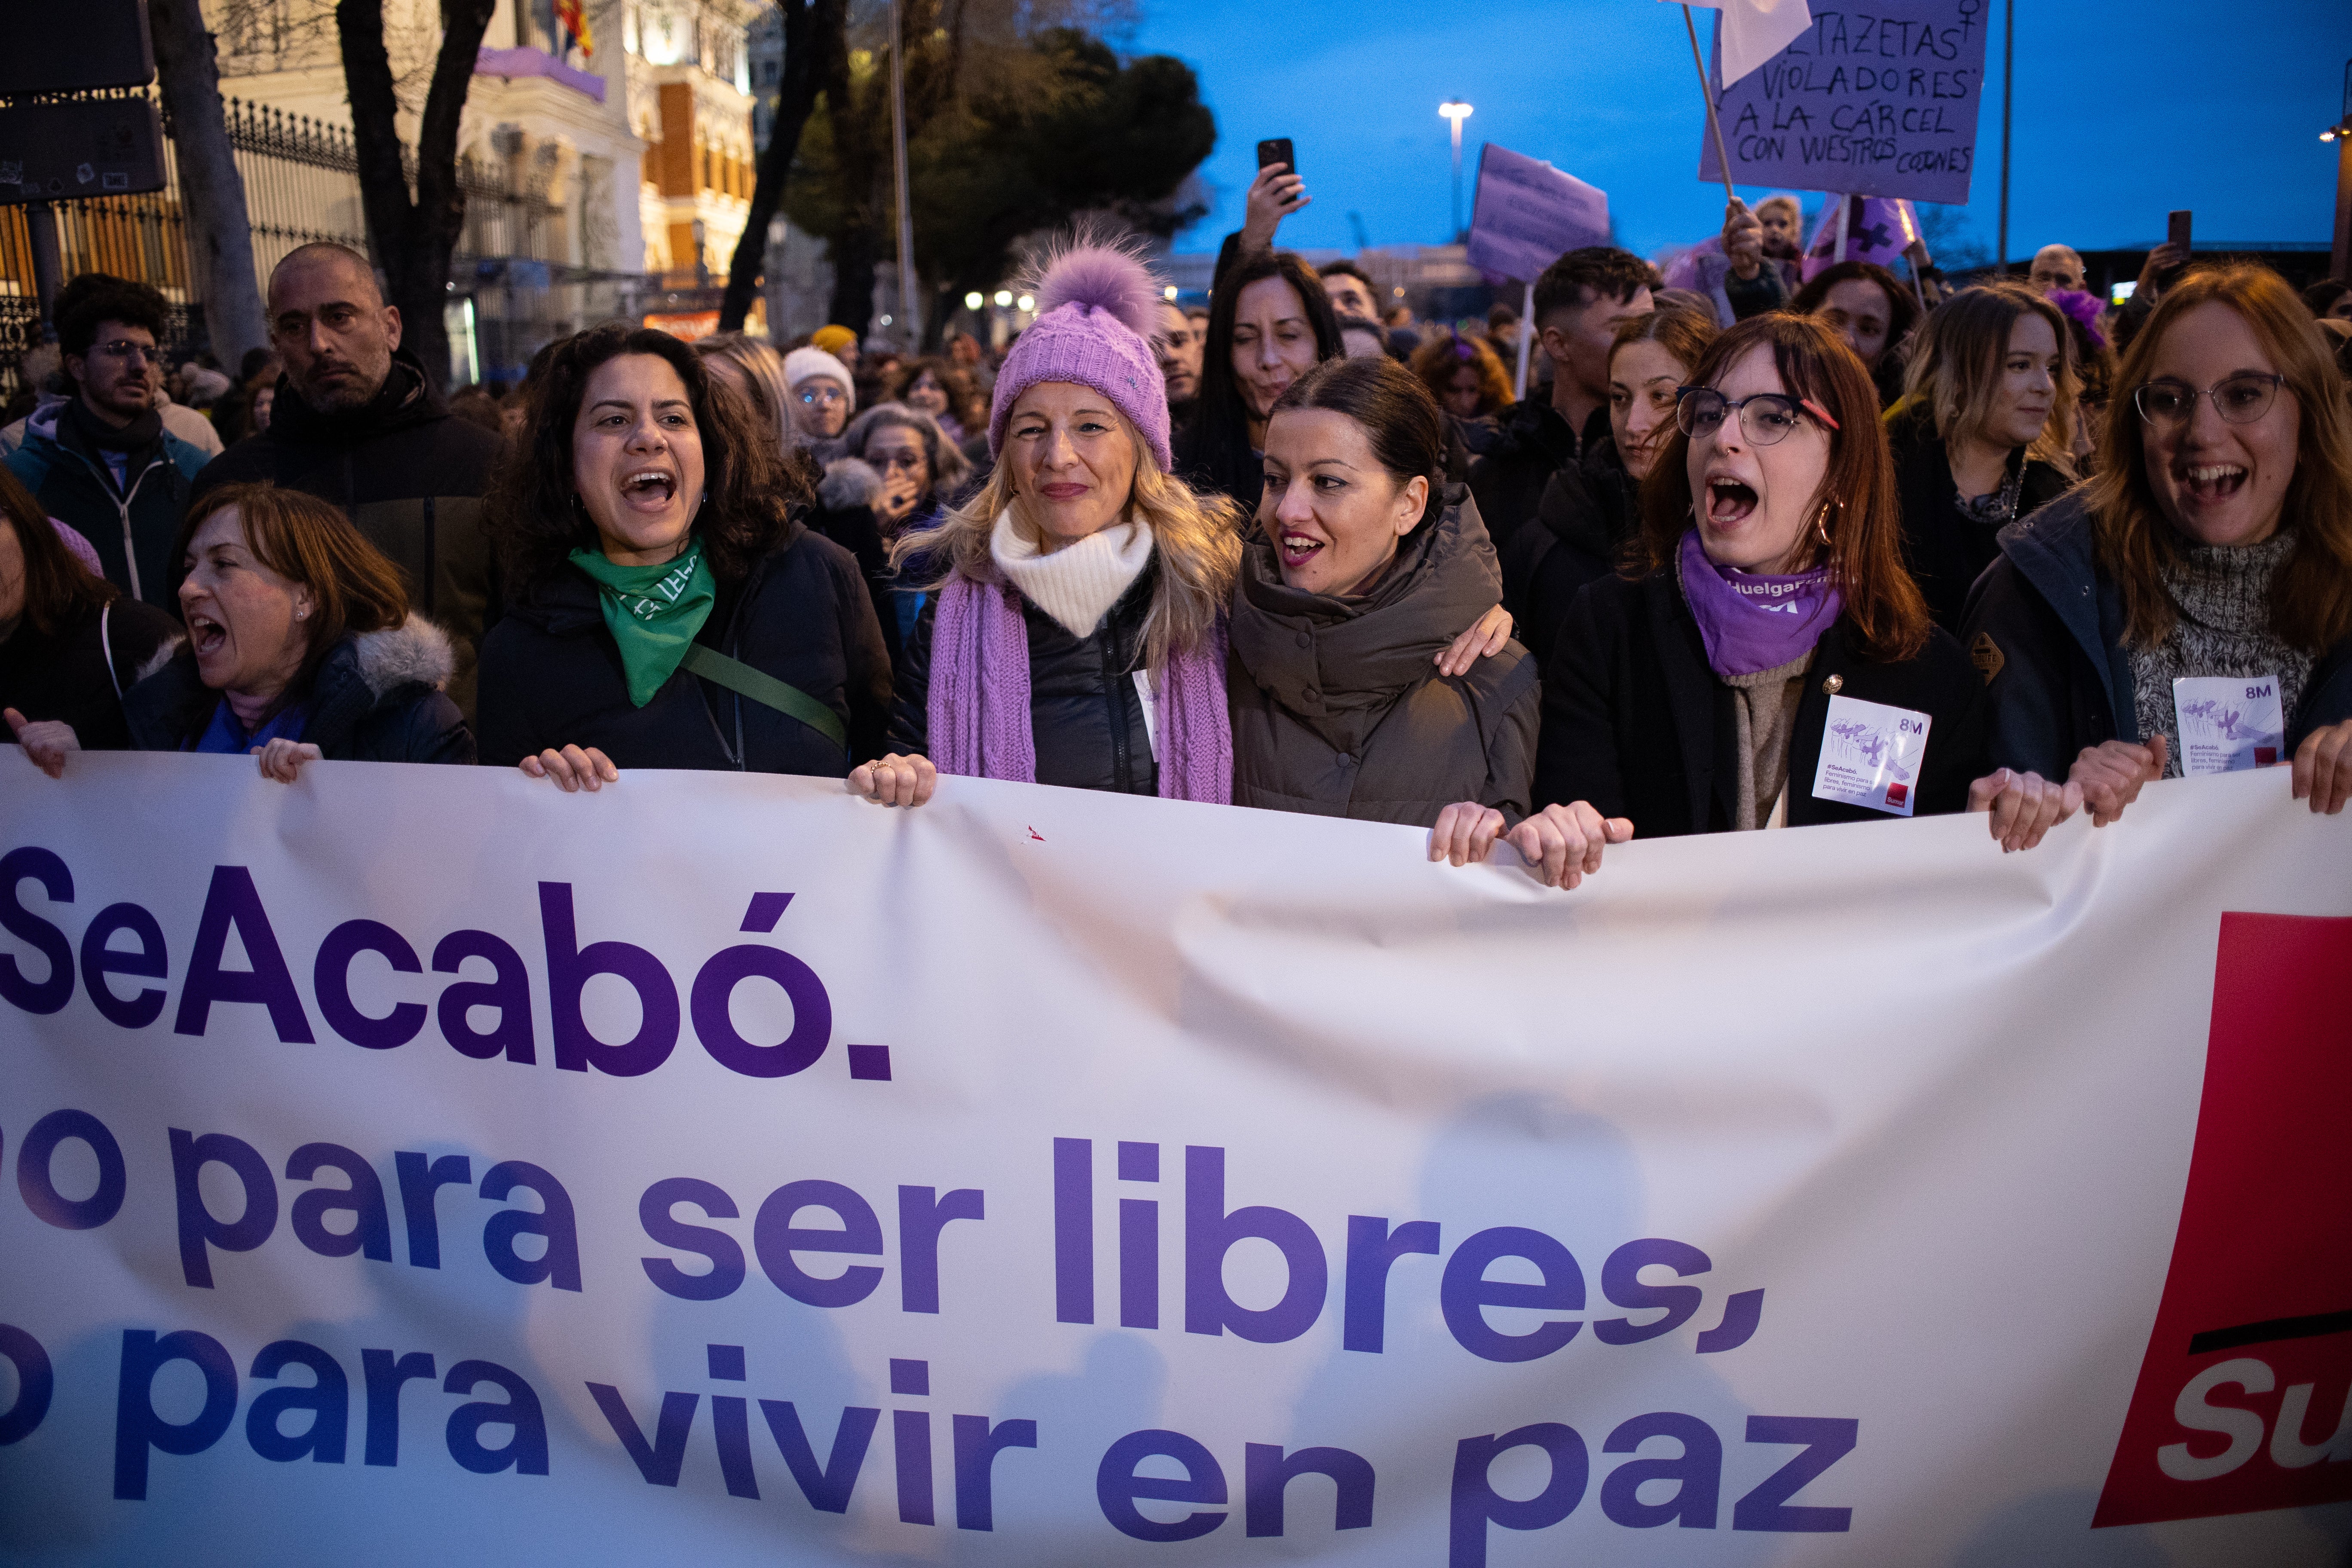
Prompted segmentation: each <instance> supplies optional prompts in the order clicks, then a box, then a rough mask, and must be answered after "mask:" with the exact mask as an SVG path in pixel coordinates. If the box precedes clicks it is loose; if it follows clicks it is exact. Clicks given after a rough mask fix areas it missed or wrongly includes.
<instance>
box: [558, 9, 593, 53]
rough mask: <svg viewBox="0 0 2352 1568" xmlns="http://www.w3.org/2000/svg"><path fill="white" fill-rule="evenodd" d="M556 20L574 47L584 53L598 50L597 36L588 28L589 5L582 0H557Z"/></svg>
mask: <svg viewBox="0 0 2352 1568" xmlns="http://www.w3.org/2000/svg"><path fill="white" fill-rule="evenodd" d="M555 20H556V22H557V24H558V25H559V26H562V29H563V31H564V35H565V37H567V38H568V39H569V40H570V43H571V45H572V47H577V48H578V49H579V51H580V52H581V53H582V54H583V55H593V54H594V53H595V52H596V39H595V36H594V35H593V34H592V33H591V32H589V30H588V11H587V7H586V6H585V5H583V4H582V3H581V0H555Z"/></svg>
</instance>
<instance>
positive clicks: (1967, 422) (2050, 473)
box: [1886, 283, 2077, 632]
mask: <svg viewBox="0 0 2352 1568" xmlns="http://www.w3.org/2000/svg"><path fill="white" fill-rule="evenodd" d="M2073 342H2074V340H2073V338H2072V336H2071V335H2070V334H2069V333H2068V331H2067V330H2066V320H2065V318H2064V317H2063V316H2062V315H2060V314H2059V313H2058V308H2057V307H2056V306H2055V305H2053V304H2052V303H2050V301H2049V300H2045V299H2043V298H2042V296H2041V295H2039V294H2037V293H2035V292H2034V291H2033V290H2032V289H2028V288H2026V287H2025V286H2024V285H2023V284H2021V283H1991V284H1987V285H1986V286H1984V287H1983V288H1980V289H1969V290H1967V291H1966V292H1965V293H1961V294H1958V295H1955V296H1954V297H1953V298H1951V299H1950V300H1947V301H1945V303H1944V304H1943V305H1942V306H1940V307H1939V308H1938V309H1937V310H1936V311H1935V313H1934V314H1932V315H1930V316H1929V317H1928V318H1927V324H1926V325H1924V326H1922V327H1921V328H1920V329H1919V336H1918V340H1917V345H1916V348H1915V349H1914V350H1913V351H1912V355H1911V368H1910V371H1909V374H1907V376H1906V380H1905V383H1904V395H1903V397H1902V399H1901V400H1900V401H1898V402H1897V403H1896V404H1895V406H1894V407H1892V408H1890V409H1888V410H1887V412H1886V427H1887V428H1886V434H1887V437H1888V441H1889V443H1890V445H1891V446H1892V447H1893V449H1894V454H1895V484H1896V488H1897V489H1898V491H1899V492H1900V494H1901V496H1902V498H1903V560H1904V563H1905V564H1906V566H1908V567H1909V568H1910V569H1911V575H1912V576H1913V578H1915V579H1916V581H1917V583H1918V584H1919V591H1920V592H1921V593H1922V594H1924V595H1927V615H1928V618H1929V619H1931V620H1933V621H1934V622H1935V623H1936V625H1937V626H1941V627H1943V628H1944V629H1945V630H1946V631H1948V632H1957V631H1958V630H1959V626H1960V614H1961V609H1962V607H1963V606H1964V605H1966V603H1967V602H1968V596H1969V584H1972V583H1974V582H1975V581H1976V580H1977V577H1978V574H1980V573H1982V572H1983V571H1984V569H1985V568H1986V567H1988V566H1990V565H1991V564H1992V563H1993V560H1994V558H1995V557H1996V556H1998V555H1999V554H2000V544H1999V543H1998V542H1997V541H1996V538H1995V536H1996V535H1998V534H1999V533H2000V531H2001V530H2002V529H2004V528H2006V527H2008V526H2009V525H2010V524H2011V523H2012V522H2014V521H2017V520H2018V519H2020V518H2021V517H2024V516H2026V515H2028V514H2029V513H2031V512H2032V510H2034V509H2035V508H2037V507H2039V506H2041V505H2042V504H2043V503H2044V502H2046V501H2050V500H2055V499H2056V498H2057V497H2058V496H2059V495H2060V494H2061V493H2062V492H2063V491H2064V490H2065V489H2066V487H2067V486H2069V485H2071V484H2073V483H2074V457H2073V450H2074V396H2075V392H2076V385H2077V384H2076V381H2075V371H2074V349H2073Z"/></svg>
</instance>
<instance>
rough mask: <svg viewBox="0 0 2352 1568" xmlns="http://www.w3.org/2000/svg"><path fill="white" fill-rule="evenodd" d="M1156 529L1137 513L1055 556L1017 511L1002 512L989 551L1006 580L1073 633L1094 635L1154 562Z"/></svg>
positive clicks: (999, 514)
mask: <svg viewBox="0 0 2352 1568" xmlns="http://www.w3.org/2000/svg"><path fill="white" fill-rule="evenodd" d="M1151 544H1152V539H1151V530H1150V529H1149V528H1147V527H1145V526H1144V525H1143V524H1142V523H1140V522H1138V521H1135V520H1134V519H1133V518H1132V517H1129V518H1126V519H1122V520H1121V521H1118V522H1114V523H1112V524H1111V525H1110V526H1109V527H1108V528H1106V529H1104V530H1102V531H1100V532H1098V533H1091V534H1088V535H1087V537H1086V538H1084V539H1081V540H1079V541H1078V542H1076V544H1066V545H1064V546H1062V548H1061V549H1059V550H1056V551H1055V552H1053V553H1051V554H1047V553H1045V552H1044V551H1043V550H1042V549H1040V548H1039V547H1038V546H1037V545H1035V544H1033V543H1031V542H1029V541H1028V540H1026V539H1024V538H1023V537H1022V534H1021V531H1020V530H1019V529H1017V528H1015V527H1014V526H1013V509H1012V508H1010V507H1007V508H1006V509H1005V510H1003V511H1001V512H999V513H997V516H996V527H995V530H994V531H992V533H991V534H990V536H989V541H988V551H989V554H990V556H991V557H992V559H993V560H994V561H995V563H996V569H997V570H998V571H1000V572H1002V573H1003V574H1004V580H1005V581H1006V582H1008V583H1010V584H1013V586H1014V587H1015V588H1018V589H1020V590H1021V594H1022V596H1023V597H1024V598H1026V599H1027V600H1028V601H1029V602H1030V603H1031V604H1033V605H1036V606H1037V607H1038V608H1039V609H1041V610H1043V611H1045V613H1046V614H1047V615H1049V616H1053V617H1054V619H1055V621H1056V622H1058V623H1060V625H1061V626H1063V627H1064V628H1065V629H1066V630H1067V631H1068V632H1069V634H1070V635H1071V636H1072V637H1091V636H1093V635H1094V630H1095V628H1096V627H1097V626H1101V625H1102V621H1103V617H1104V616H1107V615H1108V614H1110V607H1111V606H1112V605H1116V604H1118V600H1119V595H1122V594H1124V593H1126V592H1127V590H1128V588H1129V585H1130V584H1133V583H1134V581H1135V579H1136V576H1137V575H1138V574H1139V573H1141V572H1142V570H1143V568H1144V567H1145V566H1146V565H1147V564H1149V563H1150V560H1151Z"/></svg>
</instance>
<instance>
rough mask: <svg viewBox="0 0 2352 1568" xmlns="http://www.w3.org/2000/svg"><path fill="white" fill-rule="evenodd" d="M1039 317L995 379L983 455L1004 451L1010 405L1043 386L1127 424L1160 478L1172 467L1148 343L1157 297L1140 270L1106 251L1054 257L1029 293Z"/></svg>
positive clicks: (1161, 392)
mask: <svg viewBox="0 0 2352 1568" xmlns="http://www.w3.org/2000/svg"><path fill="white" fill-rule="evenodd" d="M1035 293H1036V296H1037V310H1038V316H1037V320H1036V321H1035V322H1034V324H1033V325H1032V326H1031V327H1030V328H1029V330H1028V331H1024V332H1023V333H1022V334H1021V339H1020V341H1019V342H1016V343H1014V344H1013V352H1012V353H1009V354H1006V355H1005V356H1004V363H1003V367H1002V368H1000V369H999V370H998V371H997V373H996V401H995V404H994V405H993V406H992V408H991V409H990V411H989V416H988V450H989V453H990V455H991V456H992V457H994V456H1001V455H1002V454H1003V450H1004V426H1005V422H1006V421H1007V420H1009V419H1010V418H1012V416H1013V402H1014V400H1015V399H1017V398H1018V397H1020V395H1022V394H1023V393H1024V392H1026V391H1028V390H1029V389H1030V388H1031V387H1033V386H1034V385H1036V384H1038V383H1039V382H1041V381H1071V382H1076V383H1077V384H1079V385H1081V386H1090V387H1093V388H1094V389H1095V390H1096V391H1097V392H1099V393H1101V394H1102V395H1104V396H1105V397H1108V398H1109V399H1110V400H1111V403H1112V405H1113V406H1115V407H1116V408H1118V411H1119V412H1120V413H1121V414H1124V415H1126V416H1127V417H1128V419H1129V422H1131V423H1132V424H1133V425H1134V426H1135V428H1136V429H1137V431H1138V432H1139V433H1140V434H1141V435H1142V437H1143V439H1144V443H1145V444H1146V445H1147V446H1149V447H1150V448H1151V455H1152V456H1153V457H1154V458H1158V459H1159V462H1160V472H1161V473H1167V472H1169V471H1170V470H1171V469H1172V468H1174V467H1175V466H1176V464H1175V457H1174V454H1173V453H1171V451H1170V450H1169V446H1168V384H1167V382H1166V381H1165V380H1163V379H1162V378H1161V376H1160V361H1159V359H1158V357H1157V356H1156V355H1154V354H1153V353H1152V352H1151V343H1150V333H1151V331H1152V329H1153V326H1154V321H1153V317H1154V314H1155V312H1156V311H1157V310H1158V309H1159V304H1160V291H1159V289H1156V288H1154V287H1153V285H1152V279H1151V274H1150V271H1149V270H1148V269H1147V268H1145V267H1144V265H1143V263H1142V262H1140V261H1139V260H1137V259H1136V258H1134V257H1132V256H1129V254H1127V252H1125V251H1123V250H1119V249H1117V248H1115V247H1111V246H1107V245H1091V244H1081V245H1077V246H1075V247H1072V248H1070V249H1068V250H1065V251H1063V252H1062V253H1061V254H1060V255H1058V256H1056V257H1055V258H1053V259H1052V261H1051V262H1050V263H1049V264H1048V265H1047V267H1046V268H1045V276H1044V277H1043V278H1041V279H1039V280H1038V283H1037V287H1036V289H1035Z"/></svg>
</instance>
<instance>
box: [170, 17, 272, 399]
mask: <svg viewBox="0 0 2352 1568" xmlns="http://www.w3.org/2000/svg"><path fill="white" fill-rule="evenodd" d="M147 20H148V26H149V28H150V30H151V31H152V33H153V35H154V38H155V67H156V73H157V75H159V76H160V77H161V78H162V79H163V107H164V109H165V110H167V111H168V112H169V113H170V114H171V116H172V140H173V152H174V153H175V155H176V159H177V162H178V163H179V170H180V194H181V199H182V203H183V205H184V210H185V211H186V214H187V219H188V261H189V264H190V266H191V267H192V268H194V272H195V277H194V279H192V281H193V282H194V284H195V286H196V289H197V293H198V297H199V298H201V299H202V300H204V304H205V329H206V331H207V334H208V335H209V336H210V337H211V339H212V345H213V352H214V353H216V354H218V355H219V356H220V360H221V363H223V364H225V365H226V366H228V367H230V371H231V374H235V371H236V365H237V363H238V362H239V361H241V360H242V359H243V358H244V357H245V355H246V353H247V351H248V350H251V349H257V348H260V347H263V346H264V345H266V344H267V343H268V341H269V327H268V317H267V316H266V315H264V314H263V311H262V308H261V288H260V280H259V279H257V277H256V276H255V273H254V266H253V226H252V223H251V221H250V219H249V218H248V217H247V214H246V210H245V176H244V175H242V174H239V173H237V167H236V153H235V152H234V150H233V149H232V148H231V147H230V146H229V141H228V125H227V123H226V119H225V117H224V116H223V113H222V110H221V96H220V67H219V64H218V62H217V61H216V60H215V58H214V55H213V40H212V35H211V34H209V33H207V32H205V18H204V13H203V12H202V11H201V10H200V9H199V8H198V5H197V0H148V5H147Z"/></svg>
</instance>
